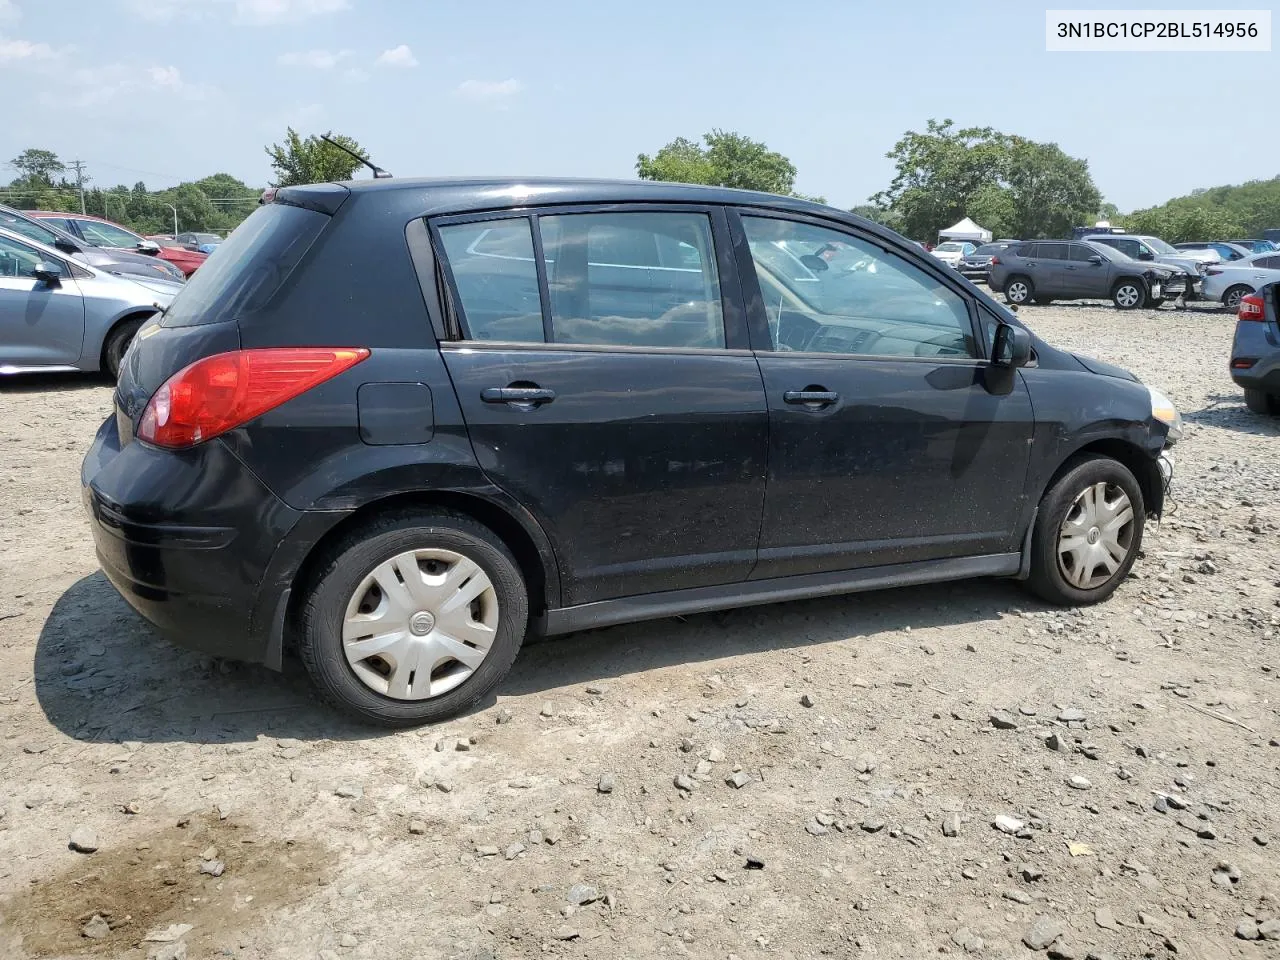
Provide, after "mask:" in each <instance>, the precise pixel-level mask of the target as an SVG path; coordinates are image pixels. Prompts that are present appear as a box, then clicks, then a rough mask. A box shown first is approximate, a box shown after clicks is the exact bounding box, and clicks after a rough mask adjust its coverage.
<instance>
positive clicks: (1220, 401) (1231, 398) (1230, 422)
mask: <svg viewBox="0 0 1280 960" xmlns="http://www.w3.org/2000/svg"><path fill="white" fill-rule="evenodd" d="M1205 399H1206V400H1207V401H1208V403H1206V404H1205V405H1204V406H1203V407H1201V408H1200V409H1199V410H1193V411H1191V412H1189V413H1184V414H1183V415H1182V418H1183V419H1184V420H1186V421H1187V422H1188V423H1194V424H1197V425H1199V426H1202V427H1217V428H1219V429H1221V430H1234V431H1236V432H1237V433H1252V434H1253V435H1254V436H1258V437H1275V436H1280V418H1277V417H1269V416H1266V415H1265V414H1261V413H1254V412H1253V411H1252V410H1250V409H1249V408H1248V407H1246V406H1245V405H1244V397H1243V396H1242V395H1241V394H1238V393H1237V394H1231V393H1216V394H1210V395H1209V396H1208V397H1206V398H1205Z"/></svg>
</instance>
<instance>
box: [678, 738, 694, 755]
mask: <svg viewBox="0 0 1280 960" xmlns="http://www.w3.org/2000/svg"><path fill="white" fill-rule="evenodd" d="M680 752H681V753H693V741H692V740H690V739H689V738H688V737H682V738H681V739H680Z"/></svg>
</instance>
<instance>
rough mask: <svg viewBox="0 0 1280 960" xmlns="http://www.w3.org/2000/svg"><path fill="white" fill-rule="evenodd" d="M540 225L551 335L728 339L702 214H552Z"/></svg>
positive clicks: (625, 340) (676, 343) (561, 338)
mask: <svg viewBox="0 0 1280 960" xmlns="http://www.w3.org/2000/svg"><path fill="white" fill-rule="evenodd" d="M538 227H539V230H540V231H541V234H542V249H543V255H544V257H545V258H546V259H545V265H546V271H547V286H548V290H549V293H550V296H551V327H552V336H553V338H554V340H555V341H556V342H557V343H590V344H603V345H611V346H647V347H698V348H714V347H723V346H724V345H725V338H724V318H723V315H722V308H721V301H720V279H719V276H718V274H717V272H716V259H715V251H714V249H713V247H712V242H711V221H710V220H709V219H708V218H707V216H706V215H705V214H701V213H583V214H571V215H563V216H562V215H556V216H544V217H539V218H538ZM535 302H536V301H535Z"/></svg>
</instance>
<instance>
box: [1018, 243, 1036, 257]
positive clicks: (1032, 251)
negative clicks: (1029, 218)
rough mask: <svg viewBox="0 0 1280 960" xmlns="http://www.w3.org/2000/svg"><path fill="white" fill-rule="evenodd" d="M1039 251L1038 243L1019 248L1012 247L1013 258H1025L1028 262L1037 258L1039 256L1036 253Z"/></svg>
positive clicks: (1026, 244)
mask: <svg viewBox="0 0 1280 960" xmlns="http://www.w3.org/2000/svg"><path fill="white" fill-rule="evenodd" d="M1039 249H1040V244H1038V243H1024V244H1023V245H1022V246H1020V247H1014V248H1013V253H1014V256H1018V257H1026V258H1027V259H1029V260H1034V259H1035V258H1036V257H1037V256H1039V253H1038V252H1037V251H1038V250H1039Z"/></svg>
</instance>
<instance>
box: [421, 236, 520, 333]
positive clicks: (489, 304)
mask: <svg viewBox="0 0 1280 960" xmlns="http://www.w3.org/2000/svg"><path fill="white" fill-rule="evenodd" d="M440 239H441V241H443V243H444V251H445V256H446V257H447V258H448V261H449V268H450V270H451V271H452V273H453V285H454V288H455V289H456V290H457V291H458V299H459V300H461V301H462V302H461V304H460V306H461V308H462V314H463V324H464V326H465V328H466V336H467V339H469V340H503V341H508V342H516V343H542V342H543V335H542V301H541V300H540V299H539V297H538V271H537V267H536V266H535V265H534V260H533V233H532V230H531V227H530V223H529V220H528V219H527V218H526V217H517V218H514V219H511V220H485V221H483V222H481V223H459V224H454V225H452V226H445V227H441V228H440Z"/></svg>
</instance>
